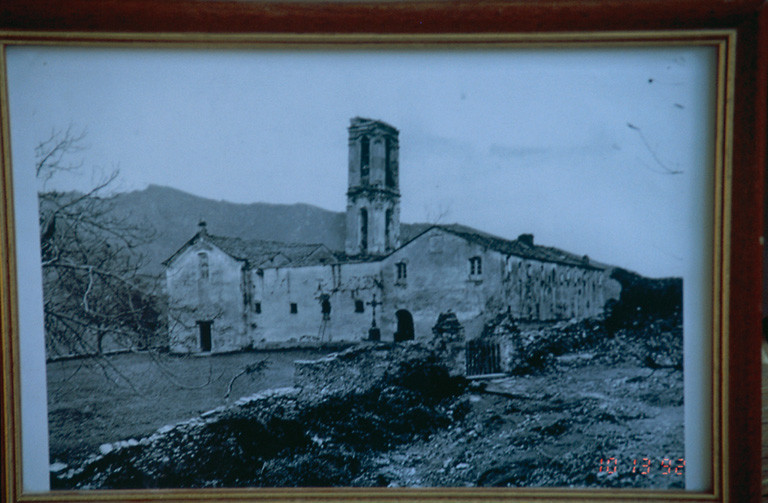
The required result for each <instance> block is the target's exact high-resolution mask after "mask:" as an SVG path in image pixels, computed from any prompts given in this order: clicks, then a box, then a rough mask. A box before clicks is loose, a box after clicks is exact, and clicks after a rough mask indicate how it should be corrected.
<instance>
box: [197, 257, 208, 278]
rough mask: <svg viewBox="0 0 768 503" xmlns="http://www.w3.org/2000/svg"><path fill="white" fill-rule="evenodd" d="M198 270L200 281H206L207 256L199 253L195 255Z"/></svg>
mask: <svg viewBox="0 0 768 503" xmlns="http://www.w3.org/2000/svg"><path fill="white" fill-rule="evenodd" d="M197 258H198V261H199V268H200V279H208V254H207V253H205V252H200V253H198V254H197Z"/></svg>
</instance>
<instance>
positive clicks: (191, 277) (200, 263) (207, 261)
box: [166, 241, 248, 353]
mask: <svg viewBox="0 0 768 503" xmlns="http://www.w3.org/2000/svg"><path fill="white" fill-rule="evenodd" d="M243 278H244V275H243V273H242V263H241V262H238V261H237V260H235V259H233V258H232V257H230V256H229V255H227V254H225V253H223V252H222V251H221V250H219V249H218V248H216V247H214V246H212V245H211V244H209V243H206V242H205V241H200V242H197V243H195V244H194V245H192V246H191V247H190V248H189V249H187V250H185V251H184V253H182V254H181V255H180V256H179V257H177V258H176V259H175V260H174V261H173V263H172V264H170V265H169V267H168V268H167V269H166V284H167V291H168V329H169V334H170V335H169V338H170V341H169V342H170V349H171V351H174V352H182V353H186V352H198V351H200V350H201V341H200V327H199V325H198V322H200V321H209V322H211V351H212V352H220V351H231V350H236V349H240V348H242V347H246V346H247V345H248V338H247V337H246V335H245V323H246V321H247V314H246V312H245V306H244V298H243V289H242V282H243Z"/></svg>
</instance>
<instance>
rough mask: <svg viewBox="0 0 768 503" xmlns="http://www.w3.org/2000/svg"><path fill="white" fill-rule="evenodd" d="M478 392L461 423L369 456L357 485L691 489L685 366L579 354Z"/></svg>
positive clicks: (481, 386)
mask: <svg viewBox="0 0 768 503" xmlns="http://www.w3.org/2000/svg"><path fill="white" fill-rule="evenodd" d="M472 388H473V389H470V390H469V391H468V392H467V393H466V394H465V395H464V396H462V397H461V399H460V400H459V401H458V402H457V403H456V404H455V405H454V407H466V408H467V410H468V411H467V414H466V416H465V417H464V418H463V420H461V421H458V422H456V423H454V424H451V425H449V426H448V427H447V428H446V429H443V430H440V431H438V432H436V433H434V434H432V435H431V436H430V437H429V438H427V439H418V440H416V441H414V442H411V443H407V444H404V445H401V446H399V447H397V448H395V449H393V450H391V451H386V452H381V453H378V454H376V455H372V456H371V457H370V458H369V459H368V460H367V461H366V463H364V468H363V470H362V472H363V473H362V475H361V476H360V477H358V479H357V480H356V481H355V485H387V486H391V487H432V486H453V487H456V486H467V487H475V486H510V487H517V486H528V487H530V486H564V487H644V488H649V487H652V488H683V487H684V476H683V474H684V469H683V468H682V461H680V460H681V459H684V452H683V447H684V446H683V407H682V404H683V390H682V373H681V372H680V371H675V370H656V371H652V370H649V369H647V368H642V367H639V366H636V365H628V364H623V365H612V364H606V363H603V362H601V361H600V360H599V359H598V358H597V357H596V356H595V355H594V354H591V353H581V354H570V355H566V356H562V357H560V358H559V359H558V360H557V364H556V365H555V367H554V368H552V369H551V371H549V372H546V373H544V374H540V375H535V376H522V377H508V378H503V379H496V380H492V381H489V382H485V383H478V384H477V385H475V386H472ZM610 458H615V459H616V460H617V464H616V466H614V465H613V462H611V467H610V469H609V467H608V460H609V459H610ZM665 458H666V459H667V460H668V461H665ZM601 459H603V460H604V463H603V467H602V469H601V465H600V460H601ZM633 460H636V464H634V463H633ZM662 462H664V466H662ZM676 468H677V470H676ZM609 472H611V473H609ZM613 472H615V473H613ZM676 472H677V473H676Z"/></svg>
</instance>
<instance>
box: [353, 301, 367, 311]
mask: <svg viewBox="0 0 768 503" xmlns="http://www.w3.org/2000/svg"><path fill="white" fill-rule="evenodd" d="M355 312H356V313H364V312H365V303H363V301H362V300H356V301H355Z"/></svg>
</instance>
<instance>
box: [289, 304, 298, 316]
mask: <svg viewBox="0 0 768 503" xmlns="http://www.w3.org/2000/svg"><path fill="white" fill-rule="evenodd" d="M298 312H299V305H298V304H296V303H295V302H291V314H296V313H298Z"/></svg>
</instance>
